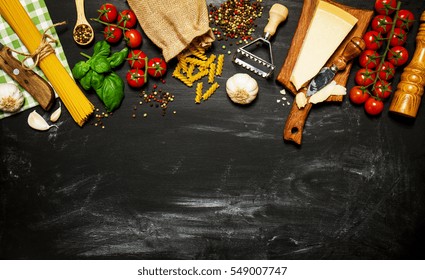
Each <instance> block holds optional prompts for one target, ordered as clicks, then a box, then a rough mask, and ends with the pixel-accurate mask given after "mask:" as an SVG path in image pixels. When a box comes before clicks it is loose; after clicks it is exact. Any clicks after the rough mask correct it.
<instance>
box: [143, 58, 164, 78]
mask: <svg viewBox="0 0 425 280" xmlns="http://www.w3.org/2000/svg"><path fill="white" fill-rule="evenodd" d="M147 67H148V68H147V71H148V74H149V76H151V77H154V78H160V77H162V76H164V75H165V72H167V63H166V62H165V60H163V59H162V58H159V57H154V58H151V59H150V60H149V61H148V66H147Z"/></svg>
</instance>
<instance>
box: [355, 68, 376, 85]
mask: <svg viewBox="0 0 425 280" xmlns="http://www.w3.org/2000/svg"><path fill="white" fill-rule="evenodd" d="M375 78H376V73H375V72H374V71H373V70H370V69H366V68H361V69H360V70H358V71H357V73H356V75H355V77H354V80H355V81H356V84H357V85H359V86H365V87H367V86H369V85H371V84H372V83H373V81H374V80H375Z"/></svg>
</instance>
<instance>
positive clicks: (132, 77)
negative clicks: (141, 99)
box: [126, 69, 147, 89]
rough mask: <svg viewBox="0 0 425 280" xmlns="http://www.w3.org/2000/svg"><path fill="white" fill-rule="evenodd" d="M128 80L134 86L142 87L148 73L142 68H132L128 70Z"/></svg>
mask: <svg viewBox="0 0 425 280" xmlns="http://www.w3.org/2000/svg"><path fill="white" fill-rule="evenodd" d="M126 80H127V83H128V85H129V86H131V87H132V88H136V89H138V88H141V87H143V86H144V84H145V83H146V80H147V79H146V74H145V71H143V70H142V69H130V70H128V72H127V75H126Z"/></svg>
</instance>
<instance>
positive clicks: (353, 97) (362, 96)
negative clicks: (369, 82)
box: [349, 86, 370, 105]
mask: <svg viewBox="0 0 425 280" xmlns="http://www.w3.org/2000/svg"><path fill="white" fill-rule="evenodd" d="M369 97H370V93H369V91H368V90H367V88H366V87H363V86H354V87H353V88H352V89H351V90H350V92H349V98H350V101H351V102H353V103H354V104H357V105H360V104H363V103H364V102H365V101H366V100H367V99H368V98H369Z"/></svg>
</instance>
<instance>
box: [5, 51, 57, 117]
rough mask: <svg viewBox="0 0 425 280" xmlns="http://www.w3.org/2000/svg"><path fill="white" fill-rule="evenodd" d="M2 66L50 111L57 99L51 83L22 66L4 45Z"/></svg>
mask: <svg viewBox="0 0 425 280" xmlns="http://www.w3.org/2000/svg"><path fill="white" fill-rule="evenodd" d="M0 68H1V69H3V70H4V72H6V74H7V75H9V76H10V77H11V78H12V79H14V80H15V81H16V82H17V83H18V84H19V85H20V86H22V87H23V88H24V89H25V90H26V91H27V92H29V94H31V95H32V97H34V98H35V100H37V102H38V103H39V104H40V106H41V108H43V110H46V111H48V110H49V109H50V107H51V106H52V104H53V102H54V100H55V92H54V90H53V88H52V87H51V86H50V84H49V83H48V82H47V81H46V80H45V79H43V78H42V77H40V76H39V75H38V74H37V73H35V72H34V71H32V70H28V69H25V68H23V67H22V65H21V62H20V61H19V60H17V59H16V58H14V57H13V55H12V52H11V50H10V49H9V48H8V47H6V46H4V47H3V48H2V49H1V50H0Z"/></svg>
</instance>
